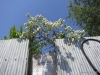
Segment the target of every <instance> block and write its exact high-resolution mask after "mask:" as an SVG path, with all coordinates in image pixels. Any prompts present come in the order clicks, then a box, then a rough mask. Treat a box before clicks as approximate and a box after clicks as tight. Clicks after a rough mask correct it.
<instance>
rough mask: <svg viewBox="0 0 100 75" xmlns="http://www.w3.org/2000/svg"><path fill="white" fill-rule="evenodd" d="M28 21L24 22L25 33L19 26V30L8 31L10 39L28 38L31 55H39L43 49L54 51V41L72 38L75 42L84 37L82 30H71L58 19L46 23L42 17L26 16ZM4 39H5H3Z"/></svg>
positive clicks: (14, 28)
mask: <svg viewBox="0 0 100 75" xmlns="http://www.w3.org/2000/svg"><path fill="white" fill-rule="evenodd" d="M27 17H28V18H29V21H28V22H26V23H25V24H24V25H25V28H26V29H25V31H23V27H22V26H20V30H17V29H16V27H15V26H13V27H11V29H10V36H9V37H10V39H12V38H28V39H29V50H30V53H31V54H33V53H34V54H39V53H41V50H42V48H43V47H45V48H46V50H47V48H48V49H49V50H51V49H55V42H54V41H55V39H60V38H68V39H70V38H74V39H76V40H78V39H80V38H82V37H84V30H76V31H75V30H73V29H72V28H71V27H70V26H67V25H66V24H65V23H64V20H63V19H61V18H60V19H59V20H57V21H55V22H51V21H48V20H47V18H44V17H43V16H42V15H37V16H35V17H32V16H30V14H27ZM4 38H5V39H6V37H4Z"/></svg>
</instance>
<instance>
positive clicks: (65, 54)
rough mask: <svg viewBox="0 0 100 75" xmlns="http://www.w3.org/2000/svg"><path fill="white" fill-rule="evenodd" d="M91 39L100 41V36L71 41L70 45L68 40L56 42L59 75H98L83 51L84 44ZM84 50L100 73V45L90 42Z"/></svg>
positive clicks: (85, 45)
mask: <svg viewBox="0 0 100 75" xmlns="http://www.w3.org/2000/svg"><path fill="white" fill-rule="evenodd" d="M89 38H94V39H98V40H100V36H98V37H85V38H84V39H80V40H79V41H75V40H70V42H71V43H70V44H68V40H67V39H57V40H56V42H55V43H56V46H57V70H58V75H97V74H96V72H95V71H94V70H93V68H91V66H90V64H89V63H88V61H87V59H86V58H85V56H84V55H83V53H82V51H81V44H82V42H83V41H84V40H85V39H89ZM84 50H85V52H86V54H87V56H88V57H89V59H90V60H91V62H92V63H93V65H94V66H95V67H96V68H97V69H98V71H99V72H100V43H97V42H95V41H89V42H87V43H85V44H84Z"/></svg>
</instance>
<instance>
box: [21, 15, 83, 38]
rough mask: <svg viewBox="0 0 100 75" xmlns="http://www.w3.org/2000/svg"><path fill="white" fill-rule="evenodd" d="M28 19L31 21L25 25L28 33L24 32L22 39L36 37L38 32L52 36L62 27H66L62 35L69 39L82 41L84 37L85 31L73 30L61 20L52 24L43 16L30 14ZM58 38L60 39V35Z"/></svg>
mask: <svg viewBox="0 0 100 75" xmlns="http://www.w3.org/2000/svg"><path fill="white" fill-rule="evenodd" d="M27 17H28V18H29V21H28V22H27V23H25V24H24V25H25V27H26V31H25V32H23V34H22V35H21V36H20V38H25V37H26V38H29V37H35V36H36V35H37V34H38V32H42V34H43V35H45V34H50V33H51V32H50V31H52V30H54V29H56V28H60V27H62V26H63V27H65V31H64V33H63V32H60V34H65V36H66V37H67V38H75V39H80V38H82V37H84V30H76V31H75V30H72V28H71V27H70V26H67V25H65V24H64V20H63V19H61V18H60V19H59V20H58V21H55V22H51V21H48V20H47V19H46V18H44V17H43V16H42V15H37V16H35V17H32V16H30V14H27ZM43 31H44V32H43ZM58 33H59V32H58ZM54 37H55V36H54ZM58 37H60V35H59V36H58ZM55 39H56V38H55Z"/></svg>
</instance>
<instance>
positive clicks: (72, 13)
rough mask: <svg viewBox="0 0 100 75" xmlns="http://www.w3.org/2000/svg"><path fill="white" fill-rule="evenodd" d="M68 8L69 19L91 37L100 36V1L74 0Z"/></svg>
mask: <svg viewBox="0 0 100 75" xmlns="http://www.w3.org/2000/svg"><path fill="white" fill-rule="evenodd" d="M68 7H69V16H67V17H68V18H72V20H74V21H75V22H76V24H77V25H78V26H79V27H81V28H83V29H84V30H85V31H86V33H87V34H88V35H89V36H98V35H100V13H99V12H100V0H74V1H70V5H69V6H68ZM72 22H73V21H72Z"/></svg>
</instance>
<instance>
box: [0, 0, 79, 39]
mask: <svg viewBox="0 0 100 75" xmlns="http://www.w3.org/2000/svg"><path fill="white" fill-rule="evenodd" d="M68 4H69V0H0V38H3V37H4V36H5V35H6V36H7V37H8V36H9V30H10V28H11V26H13V25H16V28H17V29H19V27H20V25H23V26H24V23H25V22H27V21H28V18H27V17H26V14H27V13H29V14H30V15H31V16H33V17H34V16H36V15H38V14H42V15H43V16H44V17H45V18H47V19H48V20H50V21H56V20H58V19H59V18H62V19H66V16H67V15H68V8H67V6H68ZM65 23H66V24H67V25H69V26H71V27H72V28H73V29H74V30H76V29H79V28H78V27H77V26H73V25H72V23H71V22H70V20H66V22H65Z"/></svg>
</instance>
